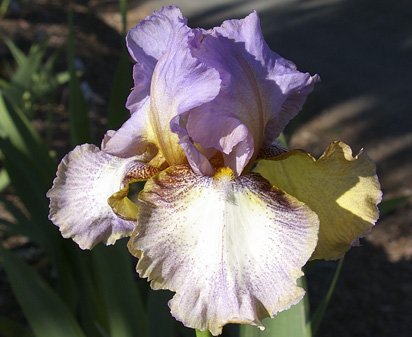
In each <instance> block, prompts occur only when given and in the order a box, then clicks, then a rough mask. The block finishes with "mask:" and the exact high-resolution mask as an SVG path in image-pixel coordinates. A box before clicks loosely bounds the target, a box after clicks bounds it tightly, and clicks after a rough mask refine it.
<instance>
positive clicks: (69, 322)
mask: <svg viewBox="0 0 412 337" xmlns="http://www.w3.org/2000/svg"><path fill="white" fill-rule="evenodd" d="M0 256H1V258H2V264H3V267H4V269H5V271H6V274H7V277H8V279H9V281H10V284H11V286H12V288H13V291H14V294H15V295H16V297H17V299H18V301H19V303H20V305H21V307H22V309H23V312H24V314H25V316H26V318H27V319H28V321H29V323H30V325H31V327H32V329H33V332H34V335H35V336H36V337H53V336H59V337H86V335H85V334H84V333H83V331H82V330H81V328H80V326H79V325H78V324H77V322H76V320H75V318H74V316H73V315H72V313H71V312H70V311H69V310H68V308H67V306H66V305H65V304H64V303H63V302H62V300H61V299H60V298H59V296H58V295H57V294H56V293H55V292H54V291H53V290H52V289H51V288H50V287H49V286H48V285H47V283H45V282H44V281H43V279H42V278H41V277H40V276H39V275H38V274H37V273H35V272H34V271H33V269H32V268H30V267H29V266H27V264H25V263H24V262H23V261H22V260H20V259H19V258H17V257H16V256H14V254H12V253H10V252H8V251H7V250H4V249H0Z"/></svg>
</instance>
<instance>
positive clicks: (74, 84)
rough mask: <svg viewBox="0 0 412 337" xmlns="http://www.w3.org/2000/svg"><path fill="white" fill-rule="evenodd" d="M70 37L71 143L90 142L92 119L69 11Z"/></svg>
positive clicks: (71, 15)
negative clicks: (79, 73) (82, 85)
mask: <svg viewBox="0 0 412 337" xmlns="http://www.w3.org/2000/svg"><path fill="white" fill-rule="evenodd" d="M68 21H69V37H68V43H67V66H68V69H69V74H70V80H69V107H68V108H69V117H70V135H71V144H72V145H73V146H74V145H77V144H81V143H90V142H91V135H90V121H89V116H88V107H87V104H86V100H85V98H84V95H83V92H82V90H81V87H80V80H79V78H78V76H77V72H76V68H75V41H74V24H73V13H72V12H69V16H68Z"/></svg>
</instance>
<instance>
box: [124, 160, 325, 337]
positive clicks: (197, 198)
mask: <svg viewBox="0 0 412 337" xmlns="http://www.w3.org/2000/svg"><path fill="white" fill-rule="evenodd" d="M139 198H140V200H141V206H140V212H139V219H138V226H137V228H136V230H135V232H134V233H133V234H132V237H131V239H130V241H129V249H130V251H131V252H132V253H133V254H134V255H135V256H138V257H139V258H140V260H139V262H138V265H137V271H138V272H139V274H140V276H142V277H147V278H148V279H149V280H151V286H152V288H154V289H169V290H172V291H174V292H176V294H175V296H174V297H173V299H172V300H171V301H170V303H169V306H170V308H171V312H172V315H173V316H174V317H175V318H177V319H178V320H180V321H182V322H183V323H184V324H185V325H186V326H188V327H192V328H196V329H200V330H206V329H208V330H210V331H211V332H212V334H213V335H218V334H220V333H221V331H222V327H223V325H225V324H227V323H248V324H252V325H257V326H259V327H262V323H261V320H262V319H263V318H265V317H268V316H274V315H275V314H276V313H277V312H279V311H282V310H285V309H287V308H289V307H290V306H291V305H293V304H295V303H297V302H298V301H299V300H300V299H301V298H302V296H303V294H304V290H303V289H301V288H299V287H298V286H297V285H296V281H297V279H298V278H299V277H300V276H301V275H302V272H301V268H302V267H303V266H304V264H305V263H306V262H307V260H308V259H309V258H310V256H311V254H312V252H313V250H314V248H315V246H316V242H317V233H318V225H319V222H318V218H317V216H316V215H315V213H313V212H312V211H311V210H310V209H309V208H308V207H307V206H305V205H304V204H303V203H301V202H299V201H297V200H296V199H295V198H293V197H291V196H289V195H286V194H284V193H283V192H281V191H280V190H277V189H275V188H272V187H271V185H270V184H269V183H268V182H267V181H266V180H265V179H263V178H262V177H261V176H260V175H258V174H250V175H246V176H241V177H239V178H235V175H234V173H233V171H231V170H230V169H228V168H224V169H222V170H220V171H218V173H216V175H215V176H214V177H205V176H200V175H196V174H195V173H193V171H192V170H191V169H190V168H188V167H187V166H176V167H171V168H169V169H167V170H165V171H163V172H162V173H160V174H159V175H158V176H155V177H154V178H152V179H150V180H149V181H148V182H147V183H146V186H145V188H144V190H143V192H142V193H141V194H140V196H139Z"/></svg>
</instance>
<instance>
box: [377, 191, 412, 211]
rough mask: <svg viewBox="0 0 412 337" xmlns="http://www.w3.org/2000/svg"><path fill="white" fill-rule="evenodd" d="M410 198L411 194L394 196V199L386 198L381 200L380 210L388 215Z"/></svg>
mask: <svg viewBox="0 0 412 337" xmlns="http://www.w3.org/2000/svg"><path fill="white" fill-rule="evenodd" d="M409 198H410V195H406V196H402V197H398V198H392V199H386V200H383V201H382V202H381V204H380V205H379V212H380V215H381V216H382V215H386V214H389V213H392V212H393V211H394V210H395V209H396V208H397V207H398V206H400V205H403V204H404V203H406V202H407V201H408V200H409Z"/></svg>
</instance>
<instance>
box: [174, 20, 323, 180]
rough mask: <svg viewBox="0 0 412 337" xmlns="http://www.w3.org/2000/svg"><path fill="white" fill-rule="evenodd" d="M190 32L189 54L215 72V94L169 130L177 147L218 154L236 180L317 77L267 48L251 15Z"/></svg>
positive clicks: (288, 116) (291, 113)
mask: <svg viewBox="0 0 412 337" xmlns="http://www.w3.org/2000/svg"><path fill="white" fill-rule="evenodd" d="M195 32H196V34H197V38H195V39H193V40H192V42H191V45H190V46H191V52H192V55H193V56H195V57H196V58H197V59H198V60H200V61H201V62H202V63H203V64H205V65H206V66H208V67H210V68H214V69H216V70H217V71H218V72H219V74H220V78H221V80H222V84H221V90H220V92H219V95H218V96H217V97H216V98H215V99H214V100H213V101H211V102H209V103H207V104H203V105H201V106H199V107H198V108H195V109H193V110H191V111H190V112H187V113H186V115H185V118H184V120H183V122H182V119H180V125H179V128H172V130H173V131H175V132H176V133H177V134H178V135H179V137H180V139H181V142H182V143H184V142H187V141H188V140H189V141H191V142H193V143H194V144H199V145H200V147H201V148H214V149H216V150H218V151H220V152H222V154H223V157H224V160H225V163H226V164H228V165H229V166H230V167H231V168H232V169H233V170H234V171H235V172H236V173H237V174H238V175H240V174H241V173H242V171H243V169H244V167H245V166H246V165H247V164H248V162H249V161H250V160H251V159H252V158H253V157H256V156H257V153H258V151H259V150H260V148H261V147H262V146H263V145H264V144H270V143H272V141H273V140H274V139H275V138H276V137H277V136H278V135H279V134H280V132H281V131H282V130H283V128H284V127H285V126H286V124H287V123H288V122H289V120H290V119H291V118H293V117H294V116H295V115H296V114H297V112H298V111H299V110H300V109H301V107H302V104H303V102H304V100H305V98H306V95H308V94H309V93H310V91H311V90H312V89H313V85H314V83H315V82H316V81H317V80H318V77H317V76H313V77H311V76H310V75H309V74H304V73H301V72H299V71H297V70H296V67H295V65H294V64H293V63H291V62H289V61H287V60H285V59H283V58H281V57H280V56H279V55H277V54H275V53H274V52H272V51H271V50H270V49H269V47H268V46H267V45H266V43H265V41H264V39H263V35H262V32H261V29H260V26H259V18H258V16H257V14H256V13H252V14H250V15H249V16H248V17H246V18H245V19H243V20H230V21H226V22H224V23H223V24H222V26H221V27H217V28H215V29H213V30H211V31H204V30H196V31H195ZM182 146H183V145H182ZM186 147H188V146H186ZM192 166H193V165H192Z"/></svg>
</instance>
